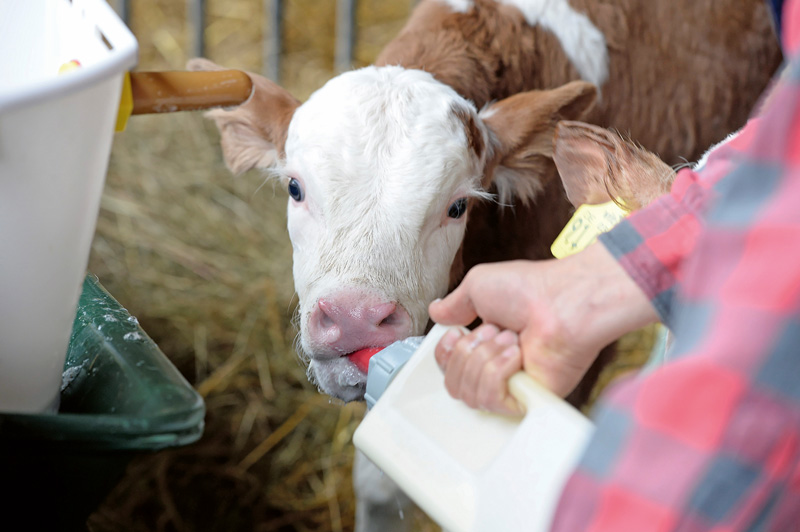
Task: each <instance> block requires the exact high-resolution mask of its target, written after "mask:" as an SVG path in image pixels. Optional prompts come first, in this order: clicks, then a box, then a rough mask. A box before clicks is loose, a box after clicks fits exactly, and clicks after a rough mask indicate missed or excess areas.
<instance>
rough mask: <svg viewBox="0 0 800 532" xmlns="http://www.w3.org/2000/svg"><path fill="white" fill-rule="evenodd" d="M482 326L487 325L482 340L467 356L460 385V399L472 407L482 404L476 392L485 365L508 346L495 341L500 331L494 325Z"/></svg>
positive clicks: (481, 336)
mask: <svg viewBox="0 0 800 532" xmlns="http://www.w3.org/2000/svg"><path fill="white" fill-rule="evenodd" d="M481 327H485V328H484V329H483V331H482V333H481V335H480V338H481V340H482V341H481V342H480V343H479V344H477V345H476V346H475V347H474V348H473V350H472V352H471V353H470V354H469V356H468V357H466V359H465V361H464V367H463V369H462V372H461V383H460V385H459V389H460V393H459V395H460V399H461V400H462V401H464V402H465V403H466V404H467V405H468V406H470V407H472V408H478V407H479V406H480V405H479V404H478V396H477V393H476V392H477V389H478V382H479V381H480V379H481V374H482V373H483V370H484V367H485V366H486V365H487V364H488V363H489V362H490V361H491V360H492V359H493V358H494V357H496V356H498V355H499V354H500V353H501V352H502V350H503V349H505V347H506V346H504V345H501V344H498V343H496V342H495V340H496V339H497V336H498V333H499V332H500V331H499V330H498V329H497V328H496V327H495V326H494V325H482V326H481ZM500 334H502V333H500Z"/></svg>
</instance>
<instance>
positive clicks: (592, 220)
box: [550, 201, 628, 259]
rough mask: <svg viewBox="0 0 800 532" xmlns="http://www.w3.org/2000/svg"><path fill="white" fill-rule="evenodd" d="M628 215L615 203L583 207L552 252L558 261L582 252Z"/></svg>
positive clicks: (571, 220)
mask: <svg viewBox="0 0 800 532" xmlns="http://www.w3.org/2000/svg"><path fill="white" fill-rule="evenodd" d="M627 215H628V211H626V210H625V209H623V208H622V207H620V206H619V205H617V204H616V203H614V202H613V201H609V202H608V203H602V204H600V205H581V206H580V207H578V209H577V210H576V211H575V214H574V215H572V218H571V219H570V221H569V223H568V224H567V226H566V227H564V229H563V230H562V231H561V234H559V235H558V237H557V238H556V240H555V242H553V245H552V246H550V251H551V253H553V256H554V257H555V258H557V259H562V258H564V257H566V256H568V255H572V254H573V253H577V252H579V251H582V250H583V249H584V248H586V247H587V246H589V245H590V244H592V243H594V242H595V240H597V237H598V236H599V235H600V234H601V233H605V232H606V231H610V230H611V228H612V227H614V226H615V225H617V224H618V223H619V222H620V221H622V219H623V218H625V216H627Z"/></svg>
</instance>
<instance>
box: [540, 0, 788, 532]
mask: <svg viewBox="0 0 800 532" xmlns="http://www.w3.org/2000/svg"><path fill="white" fill-rule="evenodd" d="M782 23H783V25H782V30H783V31H782V39H783V44H784V52H785V57H786V58H787V62H786V64H785V67H784V69H783V72H782V74H781V75H780V77H779V78H778V79H777V80H776V82H775V83H774V86H773V88H772V89H771V91H770V95H769V97H768V98H767V100H766V101H764V102H763V103H762V105H761V109H760V111H759V115H758V117H756V118H753V119H751V120H750V121H749V122H748V124H747V125H746V126H745V128H744V129H743V130H742V131H741V132H740V134H739V135H738V136H737V137H735V138H734V139H733V140H730V141H729V142H727V143H725V144H723V145H722V146H720V147H718V148H717V149H715V150H713V151H712V152H711V154H710V156H709V157H708V160H707V162H706V163H705V165H704V166H703V167H702V168H701V169H699V170H697V171H694V170H683V171H681V172H680V173H679V174H678V176H677V177H676V180H675V183H674V186H673V188H672V191H671V193H670V194H668V195H666V196H664V197H662V198H660V199H659V200H658V201H657V202H655V203H653V204H652V205H650V206H649V207H647V208H646V209H644V210H642V211H640V212H638V213H636V214H634V215H632V216H631V217H630V218H629V219H628V220H626V221H625V222H623V224H621V225H619V226H618V227H617V228H616V229H614V230H613V231H612V232H610V233H608V234H607V235H605V236H604V237H603V238H602V239H601V241H602V242H603V243H604V245H605V246H606V247H607V249H609V250H610V251H611V252H612V253H613V254H614V255H615V256H616V257H617V259H618V260H619V262H620V264H621V265H622V266H623V267H624V268H625V269H626V271H627V272H629V274H630V275H631V276H632V277H633V279H635V280H636V282H637V283H638V284H639V285H640V286H641V288H642V289H643V290H644V291H645V293H646V294H647V295H648V296H649V297H650V298H651V301H652V302H653V305H654V306H655V307H656V309H657V310H658V312H659V313H660V315H661V316H662V318H663V319H664V321H665V322H666V323H667V324H668V325H669V327H670V328H671V329H672V331H673V332H674V333H675V341H674V344H673V345H672V347H671V349H670V352H669V353H668V358H667V362H666V364H665V365H663V366H661V367H660V368H658V369H656V370H654V371H652V372H648V373H646V374H645V373H643V374H640V375H638V376H635V377H631V378H626V379H624V380H623V381H622V382H619V383H618V384H616V385H614V386H613V387H612V388H611V389H610V390H609V392H607V393H606V394H605V396H604V397H603V399H602V401H601V403H600V404H599V406H598V408H597V412H596V419H595V420H596V424H597V430H596V433H595V435H594V437H593V439H592V441H591V443H590V445H589V447H588V448H587V450H586V452H585V453H584V456H583V457H582V460H581V462H580V464H579V466H578V468H577V470H576V471H575V472H574V473H573V475H572V476H571V477H570V479H569V480H568V482H567V485H566V486H565V489H564V492H563V494H562V497H561V501H560V503H559V507H558V510H557V513H556V517H555V520H554V523H553V530H555V531H558V532H601V531H613V532H628V531H630V532H643V531H657V532H664V531H668V530H681V531H687V532H694V531H712V530H713V531H719V532H723V531H724V532H732V531H744V530H747V531H759V532H762V531H776V532H777V531H780V532H784V531H791V530H800V54H797V51H798V48H799V47H798V43H800V0H787V1H786V2H785V5H784V9H783V20H782Z"/></svg>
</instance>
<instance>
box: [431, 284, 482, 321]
mask: <svg viewBox="0 0 800 532" xmlns="http://www.w3.org/2000/svg"><path fill="white" fill-rule="evenodd" d="M428 314H429V315H430V317H431V319H432V320H433V321H435V322H436V323H441V324H442V325H469V324H470V323H472V322H473V321H475V318H477V317H478V312H477V311H476V310H475V303H474V302H473V301H472V296H471V295H470V283H469V280H468V279H466V278H465V279H464V281H463V282H462V283H461V284H460V285H459V286H458V287H457V288H456V289H455V290H453V291H452V292H450V294H448V295H447V296H446V297H445V298H444V299H437V300H435V301H433V302H431V304H430V305H428Z"/></svg>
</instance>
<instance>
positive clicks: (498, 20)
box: [190, 0, 781, 503]
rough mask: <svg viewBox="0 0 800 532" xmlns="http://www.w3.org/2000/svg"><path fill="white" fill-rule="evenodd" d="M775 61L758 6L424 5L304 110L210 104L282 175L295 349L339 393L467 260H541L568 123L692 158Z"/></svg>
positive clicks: (533, 1) (545, 1)
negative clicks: (556, 137)
mask: <svg viewBox="0 0 800 532" xmlns="http://www.w3.org/2000/svg"><path fill="white" fill-rule="evenodd" d="M780 60H781V56H780V50H779V47H778V43H777V40H776V39H775V36H774V34H773V30H772V28H771V25H770V20H769V14H768V11H767V7H766V5H765V4H764V3H763V2H762V0H617V1H610V0H496V1H493V0H423V1H421V2H420V3H419V5H418V6H417V7H416V8H415V10H414V12H413V14H412V16H411V18H410V20H409V21H408V23H407V25H406V26H405V28H404V29H403V30H402V31H401V32H400V34H399V35H398V36H397V37H396V38H395V39H394V40H393V41H392V42H391V43H389V45H388V46H387V47H386V48H385V49H384V50H383V52H382V53H381V54H380V56H379V58H378V60H377V61H376V63H375V65H373V66H370V67H366V68H362V69H359V70H354V71H351V72H346V73H343V74H341V75H339V76H336V77H335V78H333V79H332V80H330V81H329V82H328V83H327V84H326V85H325V86H323V87H322V88H321V89H319V90H318V91H316V92H315V93H314V94H313V95H312V96H311V97H310V98H309V99H308V101H306V102H305V103H303V104H301V103H300V102H299V101H297V100H296V99H295V98H293V97H292V96H291V95H290V94H289V93H288V92H286V91H285V90H284V89H282V88H280V87H279V86H277V85H275V84H274V83H272V82H270V81H268V80H266V79H264V78H262V77H260V76H257V75H252V76H251V77H252V78H253V81H254V85H255V92H254V95H253V96H252V97H251V98H250V100H249V101H248V102H246V103H245V104H243V105H241V106H239V107H238V108H235V109H228V110H221V109H220V110H215V111H212V112H211V113H210V115H211V117H212V118H213V119H214V120H215V121H216V123H217V125H218V126H219V129H220V131H221V135H222V140H221V142H222V148H223V152H224V156H225V159H226V161H227V163H228V166H229V167H230V168H231V170H232V171H234V172H236V173H239V172H243V171H245V170H248V169H250V168H254V167H263V168H270V169H271V170H272V171H273V172H275V173H276V174H278V175H280V176H281V177H282V179H283V180H284V182H285V184H286V186H287V189H288V191H289V195H290V199H289V204H288V210H287V214H288V227H289V234H290V237H291V240H292V245H293V249H294V256H293V261H294V282H295V289H296V291H297V293H298V295H299V317H300V320H299V323H300V348H301V350H302V352H303V355H304V356H305V357H306V358H307V359H308V361H309V376H310V377H311V378H312V379H313V380H314V381H315V382H316V383H317V384H318V385H319V387H320V389H321V390H322V391H324V392H326V393H329V394H331V395H333V396H336V397H339V398H341V399H343V400H345V401H350V400H356V399H360V398H361V397H362V395H363V392H364V384H365V379H366V376H365V375H364V373H363V372H362V371H361V370H359V369H358V367H357V366H356V365H355V364H354V363H353V362H352V360H351V359H350V358H349V357H348V356H347V355H349V354H351V353H353V352H357V351H359V350H361V349H362V348H366V347H374V346H383V345H387V344H389V343H391V342H393V341H395V340H397V339H401V338H403V337H406V336H410V335H420V334H423V333H424V331H425V329H426V326H427V324H428V316H427V312H426V308H427V305H428V303H429V302H430V301H431V300H433V299H434V298H436V297H440V296H442V295H443V294H445V293H446V292H447V291H448V289H450V288H452V287H453V286H454V285H455V284H456V283H457V282H458V281H459V280H460V279H461V278H462V277H463V273H464V272H465V270H466V269H468V268H469V267H470V266H472V265H474V264H476V263H479V262H486V261H497V260H504V259H513V258H527V259H542V258H547V257H549V256H550V255H549V246H550V244H551V242H552V240H553V238H554V237H555V236H556V235H557V234H558V232H559V231H560V229H561V228H562V227H563V225H564V224H565V223H566V220H567V218H568V217H569V215H570V211H571V207H570V205H569V203H568V201H567V199H566V197H565V194H564V190H563V188H562V186H561V183H560V181H559V179H558V177H557V173H556V169H555V166H554V164H553V159H552V157H553V147H552V138H553V133H554V129H555V127H556V124H557V123H558V122H559V121H560V120H584V121H587V122H591V123H593V124H597V125H599V126H602V127H613V128H616V129H617V130H619V131H621V132H624V133H625V134H626V135H628V136H630V137H631V138H635V139H636V140H637V141H638V142H640V143H641V144H642V145H643V146H644V147H645V148H647V149H649V150H651V151H653V152H655V153H657V154H659V156H660V157H662V158H663V159H664V160H665V161H667V162H668V163H670V164H675V163H676V162H679V161H680V160H681V159H688V160H693V159H695V158H696V157H698V156H699V155H700V153H702V151H703V150H705V149H706V148H707V147H708V146H710V145H711V144H713V143H714V142H716V141H719V140H720V139H722V138H723V137H724V136H725V135H726V134H727V133H729V132H731V131H732V130H734V129H737V128H738V127H739V126H741V125H742V124H743V123H744V121H745V119H746V117H747V115H748V114H749V112H750V110H751V108H752V107H753V105H754V104H755V102H756V100H757V98H758V96H759V94H760V93H761V92H762V90H764V88H765V87H766V85H767V83H768V80H769V79H770V77H771V75H772V74H773V72H774V71H775V70H776V68H777V67H778V65H779V63H780ZM190 67H191V68H193V69H208V68H217V67H216V66H215V65H213V64H211V63H210V62H207V61H204V60H195V61H193V62H192V63H191V64H190ZM390 503H391V501H390Z"/></svg>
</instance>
